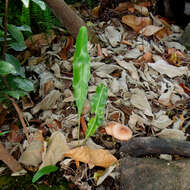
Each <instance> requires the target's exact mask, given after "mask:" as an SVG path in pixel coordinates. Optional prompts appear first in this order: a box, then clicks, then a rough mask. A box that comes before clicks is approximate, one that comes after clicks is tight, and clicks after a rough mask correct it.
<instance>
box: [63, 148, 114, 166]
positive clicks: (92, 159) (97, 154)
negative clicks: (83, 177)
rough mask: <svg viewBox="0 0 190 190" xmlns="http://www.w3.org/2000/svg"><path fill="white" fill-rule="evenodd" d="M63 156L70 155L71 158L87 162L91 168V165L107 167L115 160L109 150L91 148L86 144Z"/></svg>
mask: <svg viewBox="0 0 190 190" xmlns="http://www.w3.org/2000/svg"><path fill="white" fill-rule="evenodd" d="M65 156H66V157H70V158H72V159H73V160H76V161H80V162H84V163H86V164H89V166H90V167H91V168H92V167H93V166H100V167H104V168H107V167H109V166H111V165H112V164H114V163H115V162H116V161H117V159H116V158H115V157H114V156H113V155H112V154H111V153H110V152H109V151H107V150H103V149H92V148H89V147H88V146H81V147H77V148H75V149H72V150H70V151H68V152H67V153H65Z"/></svg>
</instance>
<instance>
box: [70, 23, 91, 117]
mask: <svg viewBox="0 0 190 190" xmlns="http://www.w3.org/2000/svg"><path fill="white" fill-rule="evenodd" d="M87 45H88V34H87V29H86V27H84V26H83V27H81V28H80V31H79V34H78V36H77V41H76V50H75V54H74V60H73V89H74V98H75V101H76V105H77V108H78V114H79V117H80V115H81V113H82V108H83V105H84V102H85V100H86V96H87V93H88V81H89V80H90V57H89V54H88V48H87Z"/></svg>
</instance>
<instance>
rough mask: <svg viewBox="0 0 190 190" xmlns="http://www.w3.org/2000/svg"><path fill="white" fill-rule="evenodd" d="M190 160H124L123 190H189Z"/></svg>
mask: <svg viewBox="0 0 190 190" xmlns="http://www.w3.org/2000/svg"><path fill="white" fill-rule="evenodd" d="M189 171H190V159H183V160H179V161H166V160H160V159H156V158H132V157H127V158H123V159H122V160H121V161H120V173H121V176H120V185H121V190H142V189H144V190H179V189H180V190H188V189H190V180H189V179H190V172H189Z"/></svg>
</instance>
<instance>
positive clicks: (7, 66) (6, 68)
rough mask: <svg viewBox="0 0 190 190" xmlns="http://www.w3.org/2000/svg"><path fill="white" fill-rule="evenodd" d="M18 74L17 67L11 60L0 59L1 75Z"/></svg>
mask: <svg viewBox="0 0 190 190" xmlns="http://www.w3.org/2000/svg"><path fill="white" fill-rule="evenodd" d="M8 74H16V68H15V67H14V66H13V65H12V64H11V63H9V62H6V61H2V60H0V75H8Z"/></svg>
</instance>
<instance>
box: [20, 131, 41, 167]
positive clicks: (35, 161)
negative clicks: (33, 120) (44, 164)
mask: <svg viewBox="0 0 190 190" xmlns="http://www.w3.org/2000/svg"><path fill="white" fill-rule="evenodd" d="M43 143H44V142H43V136H42V132H41V131H37V132H36V133H35V134H34V136H33V138H32V140H31V143H30V144H29V145H28V147H27V148H26V150H25V151H24V152H23V154H22V155H21V157H20V159H19V162H21V163H22V164H24V165H27V166H35V167H37V166H38V165H39V164H40V162H41V161H42V152H43V151H44V150H43V148H44V147H43Z"/></svg>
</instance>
